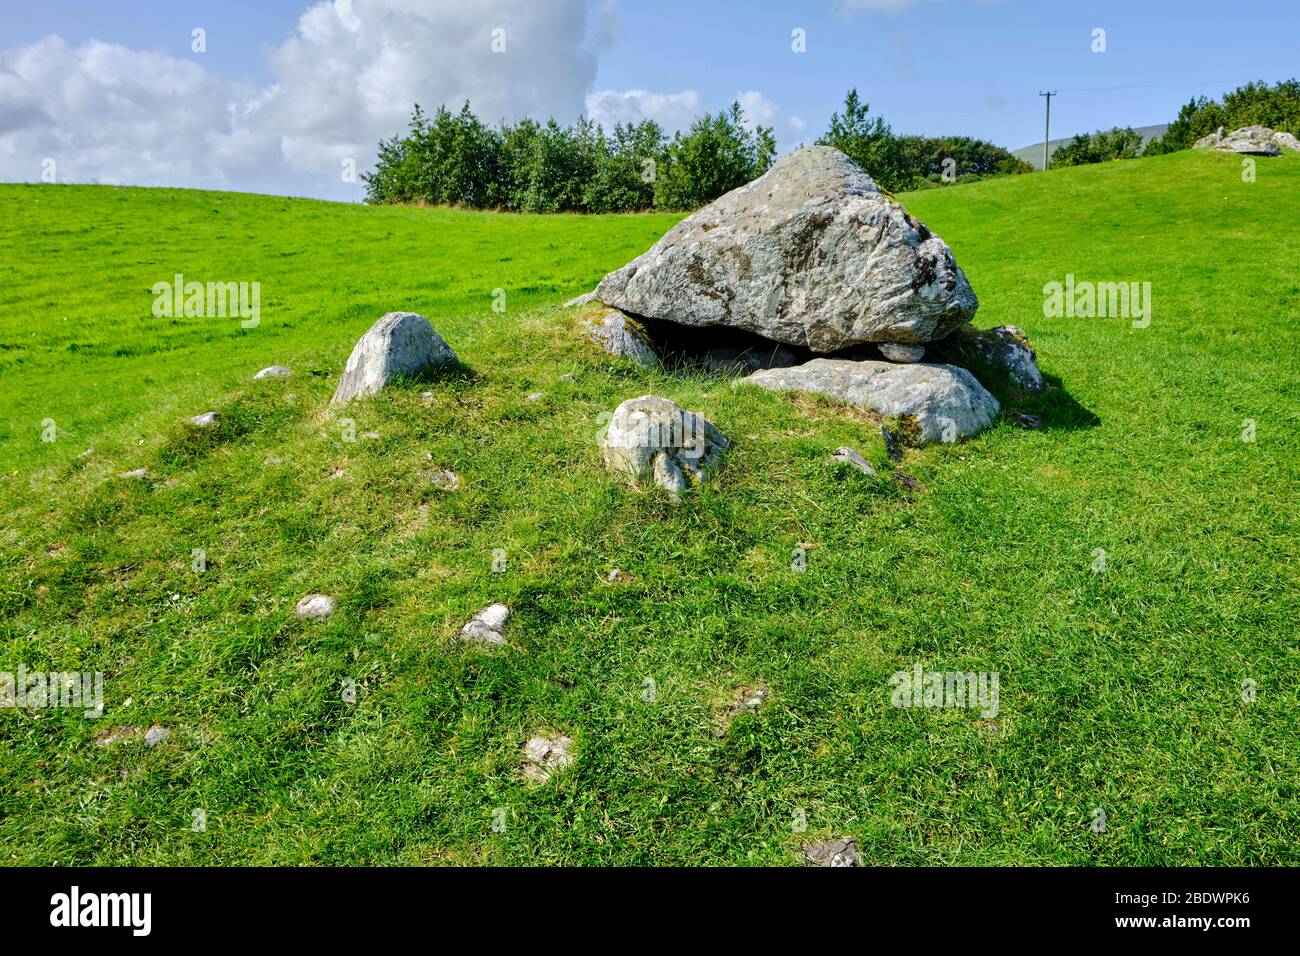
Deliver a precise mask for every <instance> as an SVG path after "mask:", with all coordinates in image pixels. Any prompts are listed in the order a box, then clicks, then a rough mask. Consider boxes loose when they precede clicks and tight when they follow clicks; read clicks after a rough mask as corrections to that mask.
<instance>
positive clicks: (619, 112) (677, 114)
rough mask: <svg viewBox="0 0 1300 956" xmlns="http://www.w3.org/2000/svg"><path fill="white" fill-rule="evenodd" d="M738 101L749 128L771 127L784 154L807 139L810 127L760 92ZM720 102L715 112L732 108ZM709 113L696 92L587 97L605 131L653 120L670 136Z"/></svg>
mask: <svg viewBox="0 0 1300 956" xmlns="http://www.w3.org/2000/svg"><path fill="white" fill-rule="evenodd" d="M735 99H736V100H737V101H738V102H739V103H740V108H741V109H742V110H744V112H745V122H746V125H747V126H749V127H750V128H751V129H752V128H753V127H754V125H755V124H757V125H759V126H771V127H772V128H773V131H774V133H775V135H776V141H777V146H778V148H779V150H780V151H782V152H784V151H786V150H788V149H793V148H794V147H796V146H798V145H799V143H801V142H804V141H805V140H806V139H807V132H808V124H807V123H806V122H805V121H804V120H803V119H802V117H799V116H786V115H785V113H783V112H782V111H781V109H780V107H778V106H777V105H776V104H775V103H773V102H772V101H771V100H769V99H768V98H767V97H766V96H764V95H763V94H762V93H760V92H759V91H758V90H746V91H744V92H742V93H737V94H736V96H735ZM730 105H731V104H730V103H729V102H728V103H719V104H717V105H716V106H715V107H714V108H713V112H716V111H717V110H719V109H725V108H726V107H728V106H730ZM707 111H709V107H708V106H707V105H706V104H705V103H704V102H703V101H702V100H701V98H700V94H699V93H698V92H696V91H695V90H681V91H680V92H677V93H654V92H651V91H650V90H601V91H600V92H598V93H592V94H591V95H590V96H588V97H587V115H588V116H589V117H590V118H591V119H592V120H594V121H595V122H597V123H600V124H601V125H602V126H604V127H605V129H607V130H608V129H610V128H611V127H613V126H614V125H616V124H619V123H639V122H641V121H642V120H647V119H652V120H655V121H656V122H657V123H659V125H660V126H662V127H663V128H664V130H665V131H666V132H667V133H668V135H669V136H671V135H672V134H673V133H675V132H677V131H678V130H685V129H686V128H687V127H689V126H690V125H691V122H692V120H694V119H696V118H697V117H698V116H700V115H701V114H703V113H705V112H707Z"/></svg>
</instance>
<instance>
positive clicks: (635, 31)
mask: <svg viewBox="0 0 1300 956" xmlns="http://www.w3.org/2000/svg"><path fill="white" fill-rule="evenodd" d="M312 7H318V8H321V9H316V10H315V11H314V12H313V14H312V15H311V17H309V18H306V19H304V13H305V12H306V11H308V9H309V8H312ZM496 25H500V26H502V27H503V28H504V29H506V31H507V38H508V44H509V45H508V49H507V51H506V55H505V56H498V57H492V56H491V55H490V54H489V53H488V51H487V49H486V47H487V44H488V43H489V39H488V34H489V33H490V31H491V29H492V28H493V27H494V26H496ZM195 27H201V28H203V29H204V30H205V31H206V41H207V43H206V46H207V49H206V50H205V51H204V52H202V53H195V52H193V51H192V50H191V31H192V30H193V29H194V28H195ZM795 28H801V29H803V30H804V31H806V37H807V52H805V53H795V52H792V50H791V30H793V29H795ZM1096 28H1101V29H1104V30H1105V31H1106V32H1105V45H1106V49H1105V52H1104V53H1096V52H1093V49H1092V46H1093V36H1092V33H1093V30H1094V29H1096ZM1297 28H1300V3H1296V2H1295V0H1287V2H1284V0H1258V2H1240V3H1233V4H1224V3H1209V2H1182V3H1179V2H1145V3H1143V2H1135V0H1128V2H1123V3H1120V2H1092V3H1082V2H1049V0H1037V2H1028V0H1023V2H1022V0H856V2H854V0H840V2H821V0H813V2H804V3H791V2H762V0H759V2H752V0H751V2H746V3H738V2H699V0H696V2H682V0H655V2H635V0H617V2H609V0H451V2H440V0H335V2H332V3H318V4H312V3H309V2H307V0H260V2H243V0H233V2H232V0H228V2H224V3H215V2H188V3H187V2H160V0H136V2H130V0H123V2H117V3H112V4H109V3H104V2H102V0H42V2H40V3H21V4H19V3H11V4H10V5H9V9H7V10H6V13H5V17H4V19H3V20H2V21H0V179H28V180H32V179H36V178H38V177H39V170H40V165H39V164H40V160H41V159H43V158H46V154H48V156H49V157H52V158H54V159H56V160H59V161H60V164H59V165H60V168H61V169H62V170H63V173H62V174H61V178H62V179H63V181H106V182H128V183H142V184H149V185H154V184H158V185H203V186H214V187H217V188H247V189H254V190H259V191H273V192H289V193H294V194H304V195H320V196H325V197H329V198H342V199H348V198H358V197H359V195H360V186H359V185H358V184H355V183H347V182H344V181H342V180H341V178H340V175H339V174H338V172H337V169H338V167H339V166H340V164H342V163H345V162H347V161H349V160H350V161H352V162H354V163H355V164H356V165H358V167H359V168H361V169H364V168H366V167H367V165H368V163H369V162H370V161H371V160H372V159H373V147H374V140H375V139H377V138H378V137H379V136H381V135H388V134H391V133H392V132H396V131H397V129H399V128H400V126H401V120H400V117H401V116H403V115H404V114H405V112H406V111H407V110H408V109H409V101H411V100H413V99H419V100H420V101H421V102H422V103H424V104H425V105H426V106H431V105H434V104H436V103H438V102H440V101H441V100H443V99H452V100H459V99H460V98H464V97H468V98H470V99H471V100H472V101H473V103H474V105H475V106H476V108H478V109H479V110H480V112H482V113H484V114H486V115H488V116H490V117H491V118H499V117H500V116H504V115H519V114H524V113H526V114H531V115H547V114H550V113H554V114H555V115H556V116H557V117H558V118H561V119H572V118H573V117H574V116H576V115H577V114H578V113H579V112H587V113H589V114H592V115H595V116H596V118H597V119H602V120H604V121H606V122H613V121H616V120H620V119H632V118H637V117H640V116H653V117H655V118H657V119H660V120H661V121H662V122H664V123H665V124H666V125H668V126H670V127H672V126H676V125H680V124H681V123H683V122H685V121H686V119H687V118H689V116H691V115H693V114H694V113H697V112H699V111H701V110H705V109H707V110H714V109H718V108H720V107H722V106H724V105H726V104H727V103H729V102H730V101H731V100H732V99H733V98H735V97H737V96H738V95H743V97H742V99H743V102H744V103H745V104H746V105H747V106H748V107H749V108H750V109H751V111H752V112H754V113H755V114H757V116H758V118H759V119H760V120H761V121H763V122H765V123H769V124H771V125H773V126H775V127H776V130H777V134H778V139H779V142H780V144H781V146H782V147H783V148H790V147H793V146H795V145H797V144H798V142H800V141H801V140H802V141H812V140H813V139H815V138H816V136H817V135H818V134H819V133H820V132H821V131H822V130H823V129H824V127H825V124H826V121H827V119H828V117H829V115H830V113H831V111H832V110H834V109H835V108H836V107H837V106H838V105H839V103H840V102H841V101H842V99H843V96H844V93H845V91H846V90H847V89H848V88H849V87H852V86H856V87H857V88H858V89H859V91H860V92H861V94H862V95H863V97H864V98H865V99H867V100H868V101H869V102H870V103H871V105H872V107H873V109H875V110H876V111H878V112H882V113H883V114H884V115H885V117H886V118H887V119H888V120H889V121H890V122H891V123H892V125H893V126H894V128H895V129H896V130H898V131H900V132H916V133H927V134H940V133H959V134H966V135H972V136H978V137H981V138H985V139H990V140H992V141H994V142H996V143H999V144H1001V145H1004V146H1007V147H1010V148H1016V147H1020V146H1024V145H1027V144H1029V143H1033V142H1035V141H1037V140H1039V139H1040V138H1041V136H1042V115H1043V101H1042V98H1041V97H1039V96H1038V91H1039V90H1040V89H1058V90H1060V96H1059V97H1058V98H1056V99H1055V100H1054V101H1053V104H1052V118H1053V124H1052V128H1053V135H1054V136H1058V135H1067V134H1072V133H1076V132H1081V131H1087V130H1091V129H1096V128H1100V127H1109V126H1113V125H1133V126H1142V125H1147V124H1152V123H1159V122H1166V121H1168V120H1170V119H1172V118H1173V117H1174V116H1175V115H1176V114H1177V111H1178V108H1179V106H1181V105H1182V104H1183V103H1185V102H1186V101H1187V100H1188V99H1189V98H1191V97H1192V96H1195V95H1199V94H1204V95H1208V96H1217V95H1219V94H1221V93H1222V92H1224V91H1226V90H1228V89H1231V88H1233V87H1234V86H1237V85H1239V84H1241V83H1244V82H1246V81H1248V80H1252V79H1264V80H1268V81H1274V80H1279V79H1286V78H1290V77H1292V76H1295V75H1298V74H1300V69H1298V68H1297V65H1298V61H1297V55H1296V51H1297V41H1296V37H1297V34H1298V33H1300V30H1298V29H1297ZM51 38H57V41H55V40H52V39H51ZM38 154H40V155H38Z"/></svg>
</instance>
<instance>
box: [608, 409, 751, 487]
mask: <svg viewBox="0 0 1300 956" xmlns="http://www.w3.org/2000/svg"><path fill="white" fill-rule="evenodd" d="M730 444H731V443H730V442H729V441H728V440H727V438H726V437H725V436H724V435H723V434H722V432H720V431H718V429H717V428H716V427H714V425H713V423H712V422H710V421H709V420H708V419H706V418H705V417H704V416H703V415H701V414H700V413H699V412H691V411H687V410H685V409H683V408H681V407H680V406H678V405H677V403H676V402H673V401H670V400H669V399H666V398H660V397H659V396H657V395H642V396H641V397H639V398H630V399H628V400H627V401H626V402H624V403H623V404H622V405H620V406H618V408H616V409H615V410H614V415H613V417H611V418H610V421H609V426H608V427H607V428H606V429H605V437H604V440H603V442H602V450H603V454H604V459H605V466H606V467H607V468H609V469H611V470H612V471H615V472H618V473H619V474H621V475H623V476H624V477H625V478H627V479H629V480H630V481H632V482H633V483H636V484H639V483H641V482H642V481H645V480H647V479H650V480H653V482H654V483H655V484H656V485H658V486H659V487H661V488H663V489H664V490H666V491H667V492H668V493H669V494H671V495H674V496H676V495H678V494H680V493H681V492H683V491H685V490H686V489H687V488H688V487H690V486H691V485H693V484H698V483H699V482H702V481H705V480H706V479H707V478H708V477H709V474H710V473H711V471H712V469H713V468H714V466H715V465H716V464H717V461H718V459H719V458H720V457H721V455H722V453H723V452H724V451H726V450H727V448H728V447H729V446H730Z"/></svg>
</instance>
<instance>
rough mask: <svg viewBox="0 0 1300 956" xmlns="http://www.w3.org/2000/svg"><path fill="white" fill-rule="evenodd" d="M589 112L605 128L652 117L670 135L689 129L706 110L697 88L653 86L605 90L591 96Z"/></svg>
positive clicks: (638, 121) (588, 114) (588, 105)
mask: <svg viewBox="0 0 1300 956" xmlns="http://www.w3.org/2000/svg"><path fill="white" fill-rule="evenodd" d="M586 106H587V116H588V117H590V118H591V119H592V120H593V121H594V122H597V123H600V124H601V125H602V126H604V127H605V129H610V128H611V127H613V126H616V125H619V124H622V123H640V122H641V121H642V120H648V119H652V120H654V121H655V122H657V123H658V124H659V125H660V126H662V127H663V128H664V129H665V130H667V132H668V133H669V135H671V134H673V133H675V132H676V131H677V130H681V129H686V127H688V126H690V125H691V120H693V119H695V117H697V116H699V115H700V114H701V113H703V112H704V107H703V106H702V105H701V104H700V94H699V93H697V92H696V91H695V90H682V91H681V92H680V93H652V92H650V91H649V90H621V91H620V90H601V91H600V92H599V93H592V94H591V95H590V96H588V97H587V104H586Z"/></svg>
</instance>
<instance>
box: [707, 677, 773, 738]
mask: <svg viewBox="0 0 1300 956" xmlns="http://www.w3.org/2000/svg"><path fill="white" fill-rule="evenodd" d="M769 696H770V691H768V689H767V688H766V687H763V686H762V685H759V686H757V687H741V688H739V689H738V690H737V691H736V693H735V694H734V695H733V696H732V698H731V703H730V704H728V705H727V708H726V710H724V711H723V712H722V713H721V714H719V715H718V716H717V718H716V719H715V720H714V724H713V736H714V737H716V738H718V739H719V740H721V739H722V738H723V737H725V736H726V735H727V731H728V730H729V729H730V728H731V721H732V718H734V717H735V716H736V715H737V714H739V713H742V712H743V711H746V710H759V709H761V708H762V707H763V706H764V705H765V704H766V703H767V700H768V697H769Z"/></svg>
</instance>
